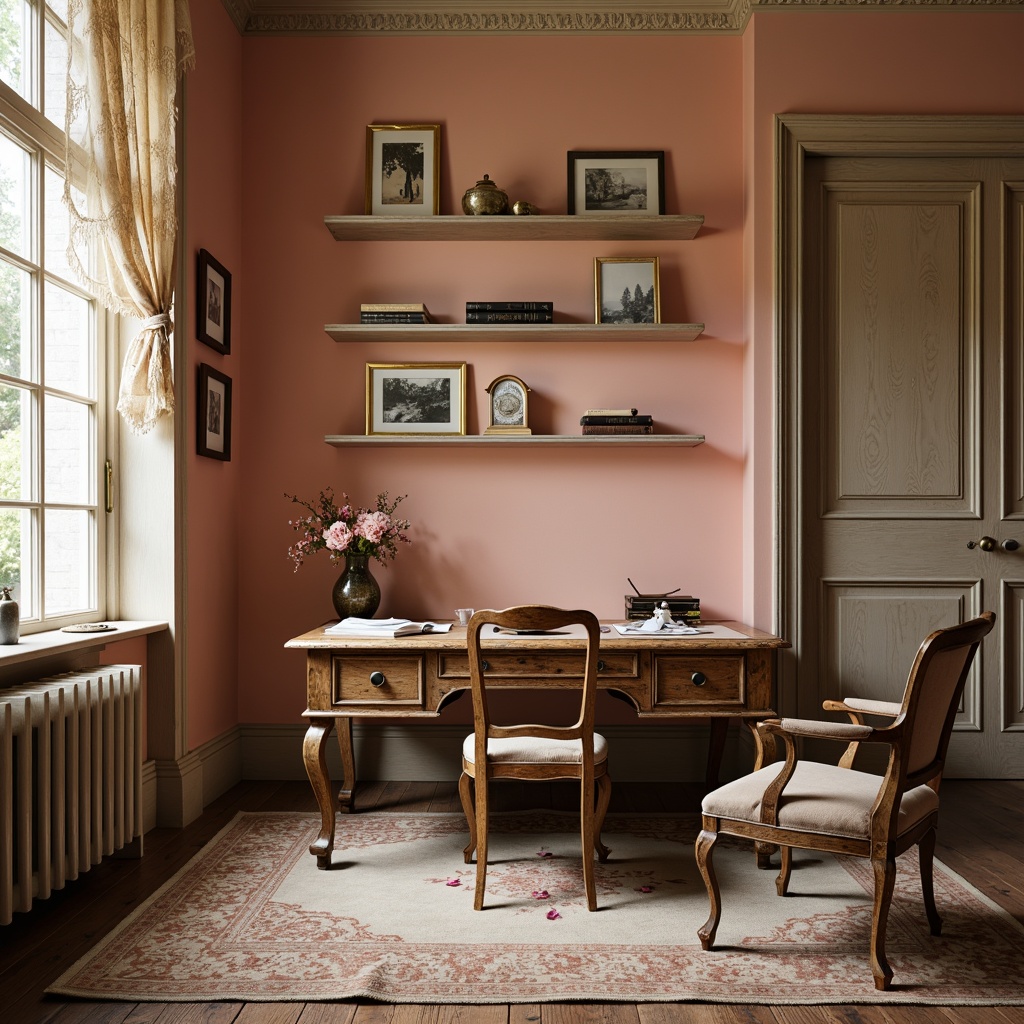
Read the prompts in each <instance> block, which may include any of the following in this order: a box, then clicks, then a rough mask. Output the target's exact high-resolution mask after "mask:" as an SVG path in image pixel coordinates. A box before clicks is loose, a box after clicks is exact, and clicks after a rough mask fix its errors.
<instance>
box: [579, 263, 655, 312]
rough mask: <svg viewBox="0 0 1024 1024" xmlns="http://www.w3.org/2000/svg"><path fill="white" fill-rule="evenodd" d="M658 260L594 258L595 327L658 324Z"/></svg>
mask: <svg viewBox="0 0 1024 1024" xmlns="http://www.w3.org/2000/svg"><path fill="white" fill-rule="evenodd" d="M659 271H660V266H659V258H658V257H657V256H597V257H596V258H595V259H594V316H595V320H594V322H595V323H598V324H660V323H661V288H660V284H659V280H658V279H659Z"/></svg>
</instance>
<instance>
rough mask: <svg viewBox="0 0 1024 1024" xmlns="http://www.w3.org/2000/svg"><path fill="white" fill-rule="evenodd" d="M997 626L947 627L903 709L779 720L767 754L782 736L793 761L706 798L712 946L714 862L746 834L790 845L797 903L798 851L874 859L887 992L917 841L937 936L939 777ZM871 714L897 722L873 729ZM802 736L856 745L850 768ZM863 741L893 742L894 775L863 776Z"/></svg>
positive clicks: (783, 876) (880, 971) (706, 932)
mask: <svg viewBox="0 0 1024 1024" xmlns="http://www.w3.org/2000/svg"><path fill="white" fill-rule="evenodd" d="M994 624H995V615H994V614H993V613H992V612H984V613H983V614H982V615H981V616H979V617H978V618H976V619H971V620H970V621H969V622H964V623H962V624H961V625H959V626H951V627H949V628H947V629H939V630H936V631H935V632H934V633H932V634H931V635H930V636H929V637H928V638H927V639H926V640H925V641H924V643H922V644H921V647H920V648H919V650H918V652H917V657H916V659H915V660H914V664H913V667H912V668H911V670H910V676H909V679H908V680H907V686H906V690H905V691H904V694H903V700H902V702H901V703H899V704H896V703H889V702H882V701H869V700H862V699H850V700H846V701H826V702H825V708H826V710H833V711H844V712H846V713H847V714H848V715H849V716H850V719H851V721H849V722H839V723H829V722H817V721H803V720H800V719H788V718H783V719H781V720H780V719H770V720H768V721H766V722H762V723H761V724H760V726H759V728H761V729H763V730H764V732H765V733H766V742H765V744H764V749H766V750H768V751H769V752H770V753H771V752H773V751H774V742H773V737H775V736H778V737H781V738H782V740H783V742H784V743H785V749H786V759H785V762H775V763H773V764H769V765H767V766H764V767H762V766H761V764H760V761H761V757H759V758H758V763H757V765H756V767H755V771H754V772H753V773H752V774H750V775H747V776H745V777H744V778H741V779H737V780H736V781H734V782H729V783H727V784H726V785H724V786H721V787H719V788H718V789H716V790H715V791H714V792H712V793H709V794H708V795H707V796H706V797H705V798H704V800H703V803H702V805H701V810H702V831H701V833H700V835H699V836H698V837H697V843H696V855H697V864H698V866H699V868H700V871H701V874H702V875H703V877H704V883H705V885H706V886H707V890H708V899H709V900H710V903H711V913H710V915H709V917H708V919H707V921H706V922H705V923H704V925H703V926H702V927H701V928H700V929H699V931H698V932H697V935H698V937H699V938H700V943H701V946H703V948H704V949H711V948H712V947H713V944H714V941H715V932H716V931H717V929H718V922H719V920H720V918H721V893H720V890H719V886H718V880H717V879H716V877H715V871H714V867H713V865H712V851H713V850H714V846H715V843H716V842H717V841H718V837H719V835H721V834H723V833H725V834H727V835H733V836H742V837H744V838H747V839H753V840H754V841H755V842H756V843H767V844H772V845H777V846H779V847H780V848H781V854H782V865H781V869H780V871H779V875H778V878H777V879H776V883H775V884H776V889H777V890H778V893H779V895H780V896H785V895H786V893H787V889H788V887H789V878H790V870H791V867H792V848H793V847H798V848H800V849H804V850H822V851H827V852H829V853H835V854H846V855H851V856H854V857H865V858H867V859H869V860H870V861H871V866H872V869H873V872H874V878H875V887H874V907H873V912H872V916H871V946H870V959H871V972H872V974H873V975H874V979H875V988H876V989H879V990H885V989H888V988H889V985H890V983H891V981H892V969H891V968H890V966H889V963H888V961H887V960H886V958H885V929H886V922H887V919H888V914H889V905H890V903H891V902H892V892H893V885H894V883H895V880H896V857H897V856H898V855H899V854H901V853H903V852H904V851H905V850H908V849H909V848H910V847H911V846H913V845H915V844H917V846H918V851H919V857H920V864H921V888H922V891H923V896H924V905H925V912H926V913H927V915H928V923H929V925H930V927H931V933H932V935H938V934H939V933H940V930H941V928H942V919H941V918H940V917H939V913H938V911H937V910H936V908H935V896H934V892H933V887H932V858H933V854H934V850H935V826H936V823H937V821H938V815H939V792H938V791H939V782H940V781H941V778H942V769H943V765H944V762H945V757H946V747H947V745H948V743H949V735H950V732H951V731H952V728H953V719H954V717H955V716H956V712H957V707H958V705H959V703H960V696H961V694H962V693H963V689H964V684H965V682H966V680H967V673H968V671H969V669H970V667H971V662H972V661H973V660H974V655H975V652H976V651H977V649H978V645H979V644H980V643H981V641H982V639H983V638H984V637H985V636H986V635H987V634H988V633H989V631H990V630H991V629H992V626H993V625H994ZM864 715H872V716H879V717H882V718H888V719H890V721H889V722H888V723H887V724H885V725H882V726H879V727H877V728H873V727H872V726H870V725H866V724H865V723H864V721H863V716H864ZM794 736H804V737H808V738H813V739H831V740H838V741H840V742H843V743H846V744H847V749H846V752H845V753H844V755H843V758H842V760H841V761H840V763H839V764H838V765H831V764H819V763H816V762H812V761H800V760H798V758H797V755H796V748H795V745H794V743H793V737H794ZM862 743H886V744H889V747H890V749H889V760H888V766H887V768H886V771H885V774H884V775H882V776H879V775H873V774H868V773H866V772H860V771H855V770H854V769H853V767H852V764H853V757H854V755H855V753H856V750H857V747H858V746H859V745H860V744H862Z"/></svg>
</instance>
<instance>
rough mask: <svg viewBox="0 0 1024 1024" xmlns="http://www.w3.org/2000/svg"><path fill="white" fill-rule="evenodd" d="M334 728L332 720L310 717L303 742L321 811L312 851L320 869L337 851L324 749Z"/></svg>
mask: <svg viewBox="0 0 1024 1024" xmlns="http://www.w3.org/2000/svg"><path fill="white" fill-rule="evenodd" d="M333 727H334V719H333V718H311V719H310V720H309V727H308V728H307V729H306V738H305V739H304V740H303V741H302V760H303V762H304V763H305V765H306V774H307V775H308V776H309V784H310V785H311V786H312V787H313V795H314V796H315V797H316V802H317V805H318V806H319V808H320V834H319V835H318V836H317V837H316V840H315V841H314V842H312V843H310V846H309V852H310V853H311V854H313V856H315V857H316V866H317V867H318V868H320V869H321V870H325V869H327V868H329V867H330V866H331V851H332V850H333V849H334V815H335V803H334V794H333V792H332V790H331V779H330V776H329V775H328V773H327V753H326V750H325V748H326V745H327V737H328V736H329V735H330V734H331V729H332V728H333Z"/></svg>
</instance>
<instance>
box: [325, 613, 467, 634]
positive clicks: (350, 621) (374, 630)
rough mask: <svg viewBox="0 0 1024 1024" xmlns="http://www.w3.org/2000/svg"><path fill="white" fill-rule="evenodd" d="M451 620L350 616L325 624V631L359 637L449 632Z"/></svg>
mask: <svg viewBox="0 0 1024 1024" xmlns="http://www.w3.org/2000/svg"><path fill="white" fill-rule="evenodd" d="M451 628H452V624H451V623H450V622H413V621H412V619H361V618H358V617H355V616H349V618H347V619H342V620H341V622H336V623H335V624H334V625H333V626H325V627H324V632H325V633H329V634H330V635H331V636H357V637H399V636H414V635H416V634H417V633H447V632H448V631H449V630H450V629H451Z"/></svg>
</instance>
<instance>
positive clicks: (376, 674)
mask: <svg viewBox="0 0 1024 1024" xmlns="http://www.w3.org/2000/svg"><path fill="white" fill-rule="evenodd" d="M331 703H332V704H333V705H334V706H335V707H339V706H345V705H358V706H360V707H368V706H371V705H374V704H377V705H380V706H382V707H385V708H390V707H394V706H395V705H412V706H414V707H420V706H421V705H422V703H423V658H422V656H405V657H402V656H397V655H396V656H394V657H389V656H387V655H381V654H364V655H352V654H335V655H333V656H332V657H331Z"/></svg>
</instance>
